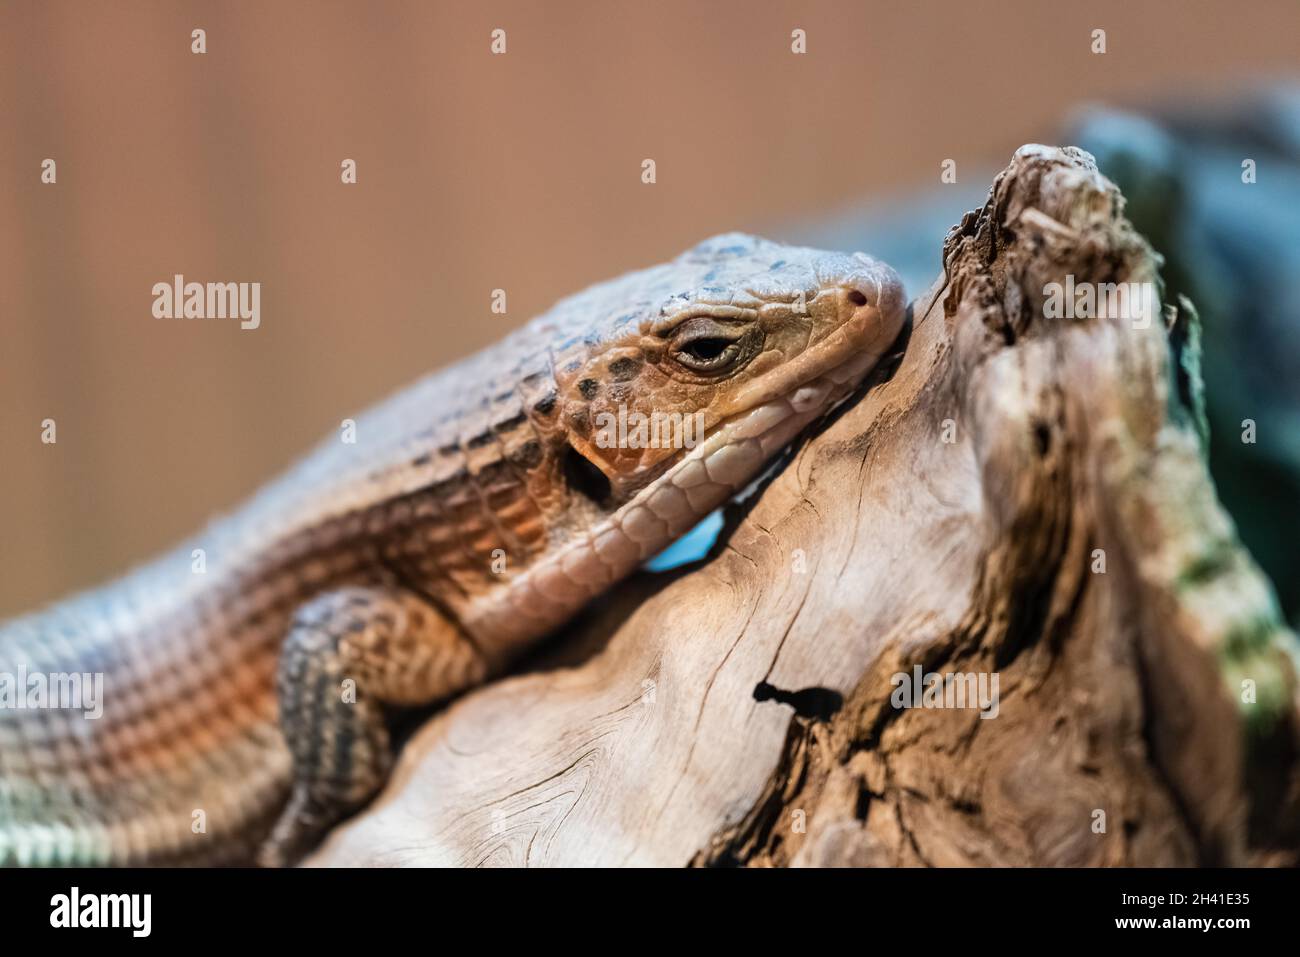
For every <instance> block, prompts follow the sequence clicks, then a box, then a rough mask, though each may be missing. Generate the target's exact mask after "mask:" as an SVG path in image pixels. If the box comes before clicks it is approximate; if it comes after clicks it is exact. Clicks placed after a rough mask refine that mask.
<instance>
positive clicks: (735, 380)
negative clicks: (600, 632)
mask: <svg viewBox="0 0 1300 957" xmlns="http://www.w3.org/2000/svg"><path fill="white" fill-rule="evenodd" d="M904 311H905V302H904V298H903V293H902V288H901V284H900V283H899V281H898V278H897V276H896V275H895V274H894V272H893V270H891V269H889V267H887V266H884V265H883V264H881V263H878V262H876V261H874V260H871V259H869V258H868V257H866V256H864V255H862V254H857V255H854V256H849V255H844V254H838V253H826V252H821V251H817V250H811V249H803V248H797V247H790V246H784V245H781V244H777V243H771V242H768V241H765V240H759V239H755V238H752V237H748V236H743V235H740V234H729V235H724V236H719V237H715V238H714V239H712V240H709V241H707V242H705V243H702V244H701V245H699V246H697V247H695V248H694V249H692V250H690V251H688V252H687V253H684V254H683V255H682V256H681V257H679V258H678V259H676V260H674V261H673V262H670V263H666V264H662V265H660V266H656V267H652V268H650V269H647V270H642V271H639V272H635V273H630V274H628V275H625V276H623V277H620V278H618V279H615V280H611V281H609V282H606V283H602V284H600V285H597V286H594V287H592V288H591V289H588V290H586V291H585V292H582V293H579V294H577V295H576V296H572V297H570V298H568V299H566V300H563V301H561V302H560V303H558V304H557V305H556V306H554V307H553V308H552V309H551V310H549V311H548V312H546V313H544V314H543V315H541V316H539V317H538V318H537V319H535V320H533V321H532V322H531V323H529V324H528V325H527V326H525V327H524V328H522V329H520V330H518V331H517V332H515V333H513V334H511V335H509V336H508V337H506V338H505V339H504V340H502V341H501V342H500V343H498V344H496V345H495V346H492V347H490V348H488V349H486V350H484V351H482V352H480V353H478V354H476V355H474V356H471V357H470V358H468V359H466V360H465V361H463V362H461V363H459V364H457V365H454V366H451V367H449V368H447V369H445V370H443V371H441V372H437V373H435V374H433V375H431V376H429V377H428V378H426V379H424V380H422V381H420V382H418V383H416V384H415V385H414V386H412V387H410V388H408V389H407V390H406V391H404V392H402V393H399V394H397V395H396V396H394V397H393V398H391V399H389V400H388V401H387V402H384V403H382V404H380V405H379V406H377V407H376V408H374V409H373V410H371V411H370V412H369V413H368V414H366V415H365V416H362V417H360V418H359V419H357V421H356V441H355V443H354V444H348V443H344V442H341V441H339V440H338V439H337V438H335V439H332V440H330V441H327V442H325V443H323V444H322V445H321V446H320V447H319V448H318V449H317V450H316V451H315V452H314V453H313V454H311V455H310V456H308V457H307V458H305V459H304V460H303V461H302V462H301V463H300V464H299V465H298V466H296V467H294V468H293V469H291V470H290V471H289V472H288V473H287V474H285V475H284V476H282V477H281V478H280V479H278V480H277V481H275V482H274V483H272V484H270V485H269V486H267V487H266V488H264V489H263V490H262V491H261V492H259V493H258V494H257V495H255V496H254V497H253V498H252V499H251V500H250V501H249V502H248V503H247V504H246V505H245V506H244V507H243V508H241V509H240V510H238V511H236V512H235V513H233V514H232V515H231V516H229V517H227V518H223V519H221V520H219V521H217V522H215V523H213V524H212V525H211V526H210V527H209V528H208V529H207V530H206V531H205V532H204V533H203V534H201V535H200V536H198V537H197V538H196V539H194V540H193V541H192V542H189V543H187V544H185V545H184V546H183V547H181V548H180V549H178V550H177V551H175V552H173V553H171V554H169V555H165V556H163V557H162V558H160V559H158V560H156V561H154V562H153V563H151V564H149V565H146V566H144V567H143V568H141V569H139V570H137V571H135V572H133V573H131V574H129V575H127V576H126V577H124V578H122V579H120V580H118V581H117V582H114V583H112V584H110V585H108V586H105V587H103V588H100V589H98V590H94V591H90V592H87V593H85V594H82V595H79V596H75V597H73V598H71V599H69V600H67V601H65V602H62V603H60V604H56V605H54V606H52V607H51V608H49V609H47V610H44V611H42V612H38V613H36V614H33V615H29V616H27V617H24V618H19V619H17V620H14V621H12V622H9V623H8V624H5V625H0V675H4V674H6V673H7V674H11V675H12V674H14V673H17V672H19V671H20V670H21V671H24V672H26V673H29V674H30V673H37V674H43V675H51V676H53V675H60V674H68V673H77V674H84V673H99V674H102V675H103V689H104V690H103V694H104V705H103V714H102V717H100V718H98V719H88V718H86V717H84V716H83V715H82V713H81V712H79V711H73V710H60V709H53V708H40V709H33V710H13V709H5V708H3V707H0V864H15V863H16V864H24V865H26V864H56V865H62V864H106V865H132V864H159V863H161V864H168V863H245V862H249V861H251V860H254V859H256V860H260V861H261V862H262V863H265V864H284V863H291V862H293V861H294V860H296V859H297V858H298V857H300V856H301V855H302V853H304V852H305V851H306V850H307V849H309V848H310V846H311V845H312V843H313V842H314V841H315V840H316V839H318V838H319V836H320V834H321V832H322V831H323V830H324V829H326V828H328V827H329V826H330V825H332V824H333V823H334V822H335V821H337V820H338V819H339V818H340V817H341V816H343V815H344V814H346V813H348V812H350V811H352V810H355V809H356V808H358V807H359V806H361V805H362V804H364V803H365V802H366V801H367V800H369V798H370V797H372V796H373V795H374V793H375V792H376V791H377V790H378V788H379V787H380V785H382V783H383V781H384V779H385V777H386V774H387V771H388V768H389V766H390V764H391V759H392V758H391V753H390V744H389V739H388V732H387V727H386V723H385V714H386V709H390V708H392V707H394V706H397V707H401V706H419V705H428V704H431V703H434V702H436V701H439V700H443V699H446V698H448V697H450V696H451V695H454V694H456V693H458V692H460V691H462V690H464V689H465V688H468V687H471V686H473V685H475V684H477V683H480V682H482V681H484V680H486V679H488V678H489V677H491V676H492V675H495V674H498V673H500V672H501V671H502V669H503V668H505V667H506V666H507V665H508V664H509V662H510V661H511V660H512V659H513V658H514V657H515V656H517V655H518V654H519V653H520V652H521V651H523V650H524V649H526V648H527V647H529V646H530V645H532V644H533V643H535V642H536V641H537V640H538V639H540V638H542V637H544V636H545V635H547V634H549V633H550V632H552V631H554V630H555V628H556V627H557V626H559V625H560V624H562V623H563V622H564V621H565V620H567V619H568V618H570V617H571V616H572V615H573V614H574V613H575V612H576V611H577V610H578V609H580V608H581V607H583V606H584V605H585V604H586V603H587V602H588V601H590V600H591V599H592V598H593V597H594V596H595V595H597V594H599V593H600V592H602V591H604V590H605V589H607V588H608V587H609V586H610V585H612V584H613V583H614V582H616V581H618V580H619V579H621V578H622V577H624V576H626V575H627V574H629V573H630V572H631V571H633V570H634V569H635V568H636V567H638V565H640V563H641V562H642V561H644V560H645V559H647V558H649V557H651V556H652V555H654V554H655V553H656V552H658V551H660V550H661V549H662V548H663V547H665V546H666V545H667V544H669V543H670V542H671V541H672V540H673V539H675V538H676V537H677V536H679V535H681V534H682V533H684V532H685V531H687V530H689V529H690V528H691V527H692V526H693V525H694V524H695V523H696V522H697V521H698V520H699V519H700V518H702V517H703V516H704V515H706V514H708V512H710V511H711V510H712V509H714V508H716V507H717V506H718V505H720V504H722V503H723V502H725V501H726V500H727V499H728V498H730V497H731V496H732V495H733V494H734V493H735V492H737V491H738V490H740V489H741V488H743V487H744V486H745V485H746V484H747V483H748V482H749V481H751V480H752V479H753V478H754V477H755V476H756V475H757V474H758V473H759V472H760V471H761V469H762V468H763V466H764V465H765V463H766V462H768V461H769V460H770V459H771V457H772V456H773V455H774V454H776V453H777V452H778V451H779V450H780V449H782V448H784V447H785V446H786V445H788V444H789V443H790V442H791V441H792V440H793V439H794V438H795V437H796V436H797V435H798V434H799V433H800V432H801V431H802V430H803V428H804V427H805V426H806V425H807V424H808V423H809V422H811V421H813V420H814V419H815V418H817V417H818V416H820V415H822V414H823V413H824V412H825V411H826V410H827V409H828V408H830V407H831V406H833V405H834V404H836V403H838V402H839V401H841V400H842V399H843V398H844V397H846V396H847V395H848V394H850V393H851V392H852V391H853V390H854V389H855V388H856V387H857V386H858V384H859V383H860V381H861V380H862V378H863V377H864V376H865V374H866V373H867V372H868V371H869V370H870V368H871V367H872V366H874V365H875V363H876V361H877V360H878V359H879V357H880V356H881V355H882V354H883V353H884V352H885V351H886V350H887V349H888V348H889V346H890V345H891V344H892V343H893V341H894V339H895V338H896V336H897V334H898V332H899V330H900V328H901V327H902V324H903V321H904ZM655 413H670V414H679V415H695V414H696V413H699V414H700V416H701V419H700V420H699V421H702V422H703V424H704V433H703V436H702V437H701V438H700V440H699V441H698V442H697V443H696V444H694V447H693V448H680V447H667V448H664V447H657V448H656V447H650V448H645V447H641V448H635V447H629V446H632V445H637V444H644V443H637V442H635V441H633V442H627V441H623V442H622V444H619V443H613V444H611V443H610V442H609V441H607V440H608V439H609V437H610V433H609V432H608V431H603V430H602V427H601V423H602V422H608V421H610V418H609V417H610V416H617V415H619V414H622V415H623V416H624V418H625V419H626V418H627V417H628V416H632V417H635V416H637V415H640V416H647V417H649V416H653V415H654V414H655ZM678 444H681V443H678ZM194 549H203V552H204V555H205V558H206V572H205V573H203V574H194V573H193V572H192V565H191V561H192V555H193V553H194ZM349 690H350V691H351V694H349ZM200 820H201V821H202V825H203V826H202V827H201V828H200V827H197V826H196V822H197V821H200Z"/></svg>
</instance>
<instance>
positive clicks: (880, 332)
mask: <svg viewBox="0 0 1300 957" xmlns="http://www.w3.org/2000/svg"><path fill="white" fill-rule="evenodd" d="M902 322H903V317H902V314H901V312H900V313H899V314H898V315H897V316H893V315H891V316H889V317H884V318H882V317H881V315H880V313H878V312H876V310H875V309H874V308H868V309H867V310H864V314H863V315H862V316H861V317H858V316H855V317H854V318H853V319H851V320H849V321H848V322H846V323H845V324H844V325H843V326H841V327H840V328H839V329H837V330H836V331H835V332H833V333H832V334H831V335H830V336H828V337H827V339H826V340H824V341H823V342H821V343H819V344H818V345H817V346H814V347H812V348H810V349H808V350H807V351H806V352H804V353H803V354H801V355H800V356H797V357H795V358H794V359H792V360H790V362H788V363H786V364H785V365H784V366H783V367H781V368H780V369H776V370H773V372H772V373H770V374H769V375H765V376H763V377H762V378H761V379H758V380H755V381H754V382H753V383H750V384H749V385H748V386H747V387H746V388H745V389H743V390H741V392H740V393H738V394H737V396H736V397H735V399H734V401H733V402H732V403H731V409H733V410H734V411H731V413H730V414H728V415H727V416H726V417H725V418H723V419H722V420H721V421H719V422H718V423H717V425H716V426H715V427H714V428H713V429H711V430H710V431H709V432H708V433H707V434H706V435H705V436H704V438H703V440H702V441H700V442H699V443H697V444H696V445H695V446H694V447H693V448H691V449H689V450H688V451H686V453H685V454H684V455H681V456H679V457H677V458H676V459H675V460H670V461H669V462H668V463H666V467H665V468H664V469H663V470H662V472H660V473H659V474H658V475H657V476H655V477H654V478H653V479H652V480H651V481H649V482H648V484H646V485H645V486H644V487H643V488H641V489H640V490H639V491H637V492H636V493H635V494H634V495H633V496H632V497H631V498H630V499H629V500H628V501H626V502H625V503H623V504H621V505H619V506H618V507H617V508H616V509H615V510H614V511H613V512H611V513H610V514H608V515H606V516H605V517H603V518H602V519H600V520H599V521H598V522H597V523H596V524H595V525H593V527H592V528H591V529H590V530H589V531H588V532H587V533H586V534H584V535H581V536H578V537H575V538H574V539H571V540H570V541H568V542H565V543H564V545H562V546H561V547H559V548H558V549H557V550H556V551H555V552H554V553H552V554H550V555H547V556H545V557H543V558H541V559H539V560H538V562H537V563H536V564H534V565H532V566H530V567H529V568H527V569H524V570H522V571H521V572H520V573H519V574H518V575H517V576H516V577H515V578H513V579H512V580H510V581H509V582H507V583H506V584H505V586H504V587H503V588H502V589H500V590H499V591H498V592H496V593H495V594H493V595H492V596H491V597H490V598H487V599H486V603H485V605H482V606H480V607H479V609H477V610H476V613H474V614H472V615H471V616H470V617H471V618H472V619H473V620H472V621H467V622H466V624H467V626H469V627H470V628H472V630H473V631H474V632H475V633H476V636H477V637H478V638H479V639H480V641H481V642H482V643H483V645H484V646H485V647H487V648H491V647H492V646H493V645H495V644H496V642H495V641H494V640H493V639H494V637H495V635H497V634H501V635H506V634H512V635H514V639H512V643H513V642H517V638H518V632H519V626H520V623H521V621H527V622H529V624H530V626H531V627H530V630H531V631H532V633H533V634H535V635H541V634H544V633H546V632H548V631H551V630H552V629H554V628H555V627H556V626H558V625H560V624H562V623H563V622H564V621H565V620H567V619H568V618H569V617H570V616H571V615H572V614H573V613H574V612H575V611H576V610H577V609H578V608H580V607H582V606H583V605H585V604H586V603H587V602H589V601H590V600H591V599H592V598H593V597H594V596H595V595H597V594H599V593H600V592H602V591H604V590H605V589H606V588H608V587H609V586H610V585H612V584H613V583H614V582H616V581H618V580H619V579H620V578H623V577H624V576H626V575H627V574H629V573H630V572H632V571H633V570H634V569H635V568H636V567H637V566H638V565H640V564H641V563H642V562H644V561H645V560H647V559H649V558H651V557H653V556H654V555H655V554H657V553H658V552H660V551H661V550H663V549H664V548H665V547H667V546H668V545H669V544H671V543H672V542H673V541H674V540H676V539H677V538H678V537H679V536H681V535H682V534H684V533H685V532H686V531H688V530H689V529H690V528H691V527H693V526H694V525H695V524H696V523H697V522H699V521H700V520H701V519H702V518H703V517H704V516H705V515H707V514H708V513H709V512H711V511H713V510H714V509H715V508H718V507H719V506H720V505H722V504H724V503H725V502H727V501H728V500H729V499H731V498H732V497H733V496H735V495H736V494H737V493H738V492H740V491H741V490H743V489H744V488H745V486H746V485H748V484H749V482H751V481H752V480H753V479H754V478H755V477H756V476H757V475H758V474H759V473H760V472H761V471H762V470H763V468H764V467H765V466H766V464H767V463H768V462H769V461H770V460H771V459H772V457H773V456H774V455H775V454H776V453H777V452H778V451H780V450H781V449H783V448H785V447H786V446H787V445H789V444H790V442H791V441H793V440H794V439H795V438H796V437H797V436H798V435H799V433H800V432H802V431H803V430H804V429H805V428H806V427H807V426H808V425H809V424H810V423H812V422H813V421H814V420H815V419H817V418H818V417H820V416H821V415H823V414H825V413H826V412H827V411H829V410H830V409H832V408H834V407H835V406H836V405H838V404H839V403H840V402H842V401H843V400H844V399H846V398H848V397H849V396H850V395H851V394H852V393H853V392H854V391H856V389H857V388H858V386H859V385H860V384H861V382H862V380H863V379H864V378H865V376H866V374H867V373H868V372H869V371H870V370H871V369H872V368H873V367H874V366H875V365H876V363H877V362H878V361H879V359H880V357H881V356H882V355H883V354H884V353H885V351H886V350H887V349H888V348H889V347H890V345H892V343H893V341H894V339H895V338H896V336H897V333H898V331H899V328H900V327H901V325H902ZM499 651H500V652H501V653H502V654H506V653H508V648H507V647H505V646H504V643H503V645H502V646H501V647H500V649H499Z"/></svg>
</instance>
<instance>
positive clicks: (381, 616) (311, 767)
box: [258, 585, 488, 866]
mask: <svg viewBox="0 0 1300 957" xmlns="http://www.w3.org/2000/svg"><path fill="white" fill-rule="evenodd" d="M487 672H488V663H487V661H486V660H485V659H484V657H483V655H482V654H481V653H480V652H479V650H478V649H477V648H476V647H475V646H474V644H473V643H472V642H471V641H470V640H469V639H468V638H466V636H465V635H464V634H463V633H462V632H461V631H460V629H458V628H457V627H456V626H455V625H454V624H453V623H452V622H450V621H448V620H447V619H446V618H445V617H444V616H443V615H442V614H440V613H439V612H438V611H437V610H436V609H435V608H434V607H433V606H432V605H431V603H430V602H429V601H427V600H426V599H425V598H423V597H421V596H419V595H417V594H415V593H414V592H411V591H409V590H407V589H404V588H402V587H401V586H395V585H394V586H378V587H350V588H342V589H339V590H337V591H331V592H327V593H325V594H323V595H320V596H318V597H317V598H315V599H313V600H312V601H310V602H308V603H307V604H306V605H304V606H303V607H302V608H301V609H299V611H298V613H297V615H296V616H295V617H294V620H293V624H292V626H291V627H290V630H289V635H288V637H287V639H286V641H285V644H284V649H283V651H282V653H281V657H280V665H279V673H278V677H277V693H278V697H279V706H280V729H281V731H282V732H283V733H284V737H285V740H286V741H287V742H288V745H289V751H290V753H291V755H292V757H293V776H294V779H293V790H292V793H291V795H290V799H289V803H288V805H287V806H286V807H285V809H284V811H283V813H282V814H281V816H280V819H279V821H278V823H277V824H276V826H275V828H274V829H273V830H272V832H271V834H270V836H269V837H268V839H267V841H266V843H265V844H264V845H263V847H262V849H261V851H260V853H259V855H258V860H259V862H260V863H261V864H263V865H265V866H283V865H285V864H290V863H293V862H294V861H296V860H297V859H298V858H299V857H301V856H302V854H303V853H305V852H306V851H307V850H308V849H309V848H310V846H311V845H312V843H313V842H314V841H315V840H317V839H318V838H319V837H320V835H321V833H322V832H323V831H324V830H325V829H326V828H328V827H330V826H331V825H333V824H334V823H335V822H336V821H338V820H339V818H341V817H342V816H343V815H345V814H347V813H348V812H349V811H352V810H355V809H356V808H357V807H359V806H360V805H362V804H363V803H365V802H366V801H367V800H369V799H370V798H371V797H372V796H373V795H374V794H375V792H376V791H378V790H379V787H380V786H381V785H382V784H383V782H384V780H385V779H386V778H387V776H388V771H389V768H390V766H391V764H392V758H393V755H392V750H391V745H390V742H389V736H388V728H387V725H386V722H385V716H384V707H383V706H384V705H405V706H414V705H427V704H431V703H433V702H434V701H437V700H438V699H441V698H445V697H447V696H449V695H451V694H453V693H455V692H457V691H460V690H462V689H464V688H467V687H470V686H472V685H474V684H477V683H479V682H481V681H482V680H483V679H484V678H485V677H486V675H487Z"/></svg>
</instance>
